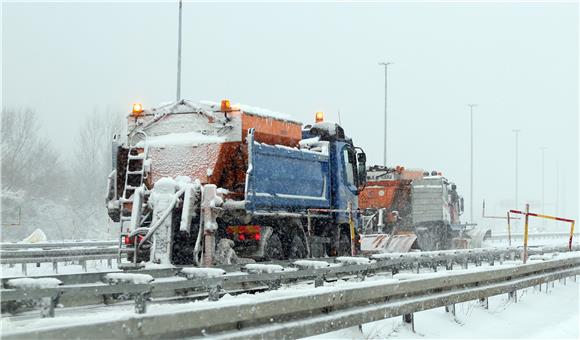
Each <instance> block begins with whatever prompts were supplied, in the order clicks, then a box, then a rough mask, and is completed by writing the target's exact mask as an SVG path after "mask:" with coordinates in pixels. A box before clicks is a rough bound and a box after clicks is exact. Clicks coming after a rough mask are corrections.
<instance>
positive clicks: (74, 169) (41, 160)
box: [0, 108, 125, 242]
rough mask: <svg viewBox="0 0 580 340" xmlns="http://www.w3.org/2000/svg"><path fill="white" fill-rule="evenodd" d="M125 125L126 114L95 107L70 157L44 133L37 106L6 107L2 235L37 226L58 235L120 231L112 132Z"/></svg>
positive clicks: (12, 237)
mask: <svg viewBox="0 0 580 340" xmlns="http://www.w3.org/2000/svg"><path fill="white" fill-rule="evenodd" d="M124 125H125V124H124V117H123V116H122V115H120V114H116V113H113V112H112V111H111V110H106V111H103V112H99V111H97V110H95V111H94V112H93V114H91V115H88V116H87V117H86V118H85V120H84V122H83V123H82V126H80V128H79V130H78V132H77V136H76V138H75V141H74V143H75V145H74V153H73V157H72V158H71V159H67V158H66V157H65V155H64V154H63V152H62V151H61V150H58V149H56V148H55V147H54V145H53V143H52V142H51V140H50V139H49V138H47V137H46V136H45V135H44V134H43V129H42V124H41V122H40V120H39V119H38V113H37V112H35V111H33V110H31V109H10V108H3V109H2V119H1V128H0V130H1V135H2V137H1V148H0V162H1V187H2V193H1V220H2V241H3V242H8V241H18V240H21V239H23V238H24V237H26V236H27V235H28V234H30V233H31V232H33V231H34V230H35V229H37V228H39V229H41V230H43V231H44V233H45V234H46V235H47V237H48V238H49V239H54V240H59V239H83V238H110V237H114V236H115V230H113V226H112V225H111V224H110V223H109V221H108V218H107V214H106V209H105V206H104V198H105V195H106V189H107V186H106V183H107V175H108V174H109V173H110V172H111V170H112V148H111V142H112V137H113V135H115V134H122V133H123V132H124ZM69 158H70V157H69Z"/></svg>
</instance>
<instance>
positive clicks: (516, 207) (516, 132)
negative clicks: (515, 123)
mask: <svg viewBox="0 0 580 340" xmlns="http://www.w3.org/2000/svg"><path fill="white" fill-rule="evenodd" d="M512 131H513V132H514V133H515V134H516V204H515V207H514V208H515V209H518V204H519V202H518V136H519V133H520V131H521V130H520V129H513V130H512Z"/></svg>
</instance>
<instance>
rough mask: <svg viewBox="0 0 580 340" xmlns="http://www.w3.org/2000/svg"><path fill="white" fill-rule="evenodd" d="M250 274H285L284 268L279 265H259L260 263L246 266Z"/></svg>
mask: <svg viewBox="0 0 580 340" xmlns="http://www.w3.org/2000/svg"><path fill="white" fill-rule="evenodd" d="M244 268H246V271H247V272H248V273H252V274H256V273H278V272H283V271H284V267H282V266H280V265H277V264H259V263H250V264H247V265H245V266H244Z"/></svg>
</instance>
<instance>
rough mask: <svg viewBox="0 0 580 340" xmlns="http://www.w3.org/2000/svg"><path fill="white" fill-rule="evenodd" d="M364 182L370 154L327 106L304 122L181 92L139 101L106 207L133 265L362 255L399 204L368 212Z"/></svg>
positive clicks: (116, 152)
mask: <svg viewBox="0 0 580 340" xmlns="http://www.w3.org/2000/svg"><path fill="white" fill-rule="evenodd" d="M366 186H367V168H366V155H365V153H364V151H363V150H362V149H361V148H359V147H356V146H355V144H353V142H352V140H351V139H350V138H348V137H347V136H346V135H345V132H344V130H343V128H342V127H341V126H339V125H338V124H336V123H332V122H325V121H324V119H323V114H322V113H320V112H319V113H316V122H315V123H314V124H309V125H305V126H302V123H300V122H297V121H294V120H292V119H291V118H290V117H289V116H287V115H284V114H280V113H276V112H271V111H268V110H264V109H259V108H254V107H249V106H243V105H231V103H230V101H229V100H222V101H221V102H220V103H194V102H191V101H187V100H180V101H178V102H175V103H171V104H166V105H162V106H160V107H157V108H151V109H144V108H143V107H142V106H141V104H134V105H133V110H132V112H131V114H130V115H129V116H128V119H127V136H126V139H125V140H119V139H115V140H114V141H113V171H112V172H111V174H110V175H109V177H108V194H107V199H106V205H107V209H108V213H109V216H110V218H111V219H112V220H113V221H115V222H119V224H120V230H121V232H120V238H119V252H120V253H119V254H120V258H123V257H124V256H123V255H125V254H126V259H127V260H128V261H125V263H124V265H125V266H127V267H139V266H141V265H142V263H144V262H152V263H159V264H173V265H189V264H195V265H200V266H211V265H213V264H216V263H217V264H231V263H239V262H241V261H243V260H246V259H254V260H279V259H297V258H306V257H324V256H341V255H342V256H344V255H353V254H355V253H357V252H358V251H360V250H361V248H360V247H361V241H363V240H364V239H367V238H368V237H377V233H375V234H373V233H372V232H373V230H374V231H377V232H380V233H378V234H383V235H385V233H386V232H387V231H389V230H387V229H381V230H378V229H377V228H378V227H379V224H380V223H379V222H378V219H377V218H374V220H373V218H371V217H370V216H372V215H373V214H377V216H378V214H379V213H380V212H381V211H383V212H386V213H387V214H389V213H390V214H391V215H392V214H393V213H394V211H392V209H390V208H391V207H382V208H389V209H390V210H389V209H386V210H389V211H386V210H385V209H381V207H374V206H372V205H368V206H365V207H364V209H360V207H359V201H360V197H361V196H360V195H361V194H363V193H364V192H365V190H367V189H365V187H366ZM363 195H364V194H363ZM362 197H365V196H362ZM361 202H363V203H364V202H365V201H364V200H362V201H361ZM377 208H378V209H377ZM373 221H377V222H376V223H377V225H376V226H374V227H369V226H371V224H372V223H373ZM363 222H366V223H367V227H369V228H368V231H367V230H365V229H366V228H363V227H364V225H363ZM373 228H374V229H373ZM401 231H402V229H400V230H394V232H395V234H397V235H398V236H397V237H398V238H402V237H403V234H402V232H401ZM407 231H408V232H409V233H411V232H412V230H411V229H407ZM369 232H370V235H369V236H368V237H366V238H365V237H363V238H361V234H368V233H369ZM390 232H393V230H390ZM386 236H389V235H386ZM417 236H419V239H420V237H421V235H420V234H419V235H417ZM407 237H409V236H408V235H407ZM394 238H395V237H393V238H391V239H394ZM411 238H412V235H411ZM391 243H392V242H391ZM413 243H415V242H413ZM419 243H420V242H419ZM444 246H448V245H447V244H445V245H443V244H440V245H438V247H444ZM391 248H392V247H391ZM391 248H389V247H383V248H382V250H385V249H391ZM380 250H381V249H379V251H380ZM370 251H372V249H370Z"/></svg>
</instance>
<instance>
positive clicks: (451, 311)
mask: <svg viewBox="0 0 580 340" xmlns="http://www.w3.org/2000/svg"><path fill="white" fill-rule="evenodd" d="M445 312H447V313H448V314H451V315H453V316H456V315H455V304H451V305H447V306H445Z"/></svg>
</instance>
